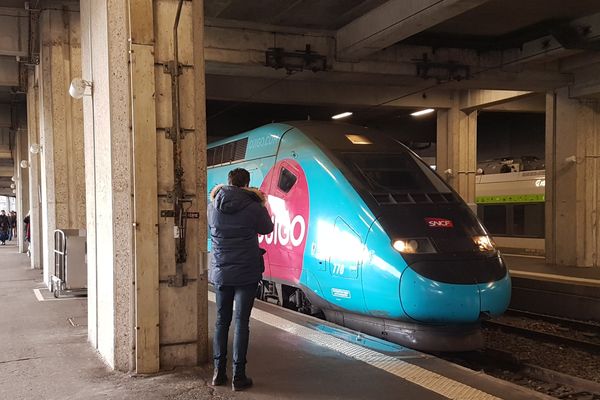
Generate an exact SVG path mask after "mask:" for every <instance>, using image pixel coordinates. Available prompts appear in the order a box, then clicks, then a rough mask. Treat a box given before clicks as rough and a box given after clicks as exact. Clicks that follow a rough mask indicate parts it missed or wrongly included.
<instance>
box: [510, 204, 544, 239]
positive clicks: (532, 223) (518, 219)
mask: <svg viewBox="0 0 600 400" xmlns="http://www.w3.org/2000/svg"><path fill="white" fill-rule="evenodd" d="M544 212H545V210H544V203H532V204H515V205H514V206H513V220H512V234H513V235H514V236H523V237H538V238H543V237H544V233H545V232H544Z"/></svg>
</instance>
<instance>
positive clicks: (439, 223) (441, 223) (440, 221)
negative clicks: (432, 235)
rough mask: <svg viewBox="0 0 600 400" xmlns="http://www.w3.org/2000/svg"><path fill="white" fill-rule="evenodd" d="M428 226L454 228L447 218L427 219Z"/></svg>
mask: <svg viewBox="0 0 600 400" xmlns="http://www.w3.org/2000/svg"><path fill="white" fill-rule="evenodd" d="M425 222H427V226H429V227H430V228H454V224H453V223H452V221H450V220H449V219H445V218H425Z"/></svg>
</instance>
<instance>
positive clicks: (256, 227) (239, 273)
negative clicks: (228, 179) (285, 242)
mask: <svg viewBox="0 0 600 400" xmlns="http://www.w3.org/2000/svg"><path fill="white" fill-rule="evenodd" d="M210 197H211V202H210V204H209V205H208V226H209V235H210V240H211V244H212V249H211V262H210V267H211V268H210V275H209V279H210V281H211V282H212V283H213V284H215V285H226V286H242V285H250V284H253V283H258V281H260V279H261V278H262V273H263V271H264V263H263V260H262V253H261V251H260V249H259V247H258V235H259V234H262V235H266V234H268V233H271V232H272V231H273V222H272V221H271V217H270V216H269V212H268V211H267V209H266V208H265V206H264V200H265V199H264V195H263V194H262V193H261V192H260V191H258V190H255V189H254V190H253V189H248V188H239V187H237V186H217V187H215V188H214V189H213V190H212V192H211V196H210Z"/></svg>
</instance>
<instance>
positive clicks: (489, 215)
mask: <svg viewBox="0 0 600 400" xmlns="http://www.w3.org/2000/svg"><path fill="white" fill-rule="evenodd" d="M483 225H485V227H486V228H487V229H488V231H490V233H491V234H492V235H505V234H507V233H508V232H507V229H506V206H505V205H485V206H483Z"/></svg>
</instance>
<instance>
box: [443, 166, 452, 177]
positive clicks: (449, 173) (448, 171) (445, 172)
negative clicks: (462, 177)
mask: <svg viewBox="0 0 600 400" xmlns="http://www.w3.org/2000/svg"><path fill="white" fill-rule="evenodd" d="M444 175H446V177H447V178H450V177H451V176H452V175H454V172H452V169H451V168H448V169H447V170H445V171H444Z"/></svg>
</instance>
